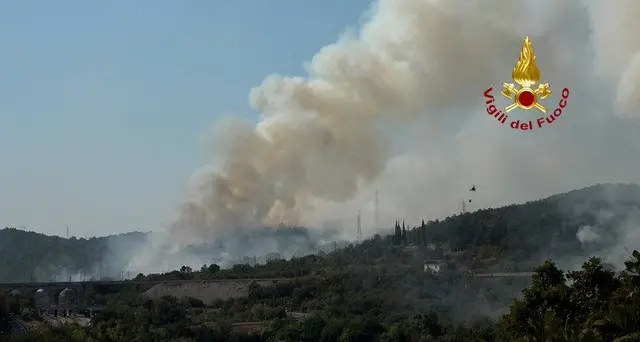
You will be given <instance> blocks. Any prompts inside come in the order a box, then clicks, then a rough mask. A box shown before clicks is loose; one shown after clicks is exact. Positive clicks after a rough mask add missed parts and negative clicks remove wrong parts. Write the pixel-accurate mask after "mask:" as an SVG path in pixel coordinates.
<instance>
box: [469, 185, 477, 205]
mask: <svg viewBox="0 0 640 342" xmlns="http://www.w3.org/2000/svg"><path fill="white" fill-rule="evenodd" d="M469 191H471V192H476V185H475V184H471V189H469ZM469 203H471V199H469Z"/></svg>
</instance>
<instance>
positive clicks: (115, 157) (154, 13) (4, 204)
mask: <svg viewBox="0 0 640 342" xmlns="http://www.w3.org/2000/svg"><path fill="white" fill-rule="evenodd" d="M369 2H370V1H366V0H350V1H344V0H324V1H299V0H277V1H276V0H269V1H267V0H262V1H256V0H251V1H249V0H236V1H222V0H190V1H168V0H153V1H151V0H137V1H122V0H120V1H102V2H89V1H81V0H74V1H71V0H64V1H50V2H47V1H35V0H21V1H6V2H0V225H3V226H6V225H13V226H17V227H19V226H23V225H24V226H26V228H27V229H28V230H33V231H37V232H42V233H46V234H56V235H64V231H65V226H66V225H67V224H68V225H69V226H70V230H71V234H72V235H76V236H93V235H106V234H110V233H119V232H124V231H130V230H144V231H146V230H154V229H157V228H158V227H159V226H160V225H161V224H162V223H163V222H166V219H167V217H168V216H169V214H170V212H171V210H172V207H173V205H174V204H175V202H176V201H177V200H179V199H180V197H181V195H182V189H183V187H184V185H185V181H186V180H187V178H188V177H189V175H190V174H191V172H192V171H193V170H194V168H196V167H197V166H199V165H202V164H203V163H204V162H205V153H204V150H203V146H202V140H203V136H204V134H205V133H206V132H207V131H208V130H209V128H210V127H211V126H212V124H213V123H214V122H215V120H216V118H217V117H220V116H221V115H228V114H233V115H239V116H243V117H245V118H247V119H250V120H256V118H257V116H256V113H253V112H252V111H251V109H250V108H249V106H248V101H247V97H248V93H249V90H250V89H251V88H252V87H254V86H257V85H259V84H260V83H261V82H262V80H263V79H264V77H265V76H267V75H268V74H270V73H274V72H277V73H281V74H286V75H305V72H304V69H303V65H304V63H305V62H306V61H309V60H310V58H311V57H312V56H313V55H314V54H315V53H316V52H317V51H318V50H319V49H320V48H321V47H322V46H324V45H327V44H329V43H332V42H334V41H335V40H336V39H337V38H338V37H339V35H340V34H341V33H342V32H344V30H345V29H346V28H348V27H355V26H357V25H358V23H360V22H361V21H362V19H363V13H365V12H366V10H367V8H368V7H369Z"/></svg>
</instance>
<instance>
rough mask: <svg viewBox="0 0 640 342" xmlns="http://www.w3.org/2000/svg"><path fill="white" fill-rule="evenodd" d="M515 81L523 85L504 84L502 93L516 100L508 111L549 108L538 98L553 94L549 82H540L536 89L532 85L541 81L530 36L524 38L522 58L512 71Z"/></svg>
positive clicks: (545, 110)
mask: <svg viewBox="0 0 640 342" xmlns="http://www.w3.org/2000/svg"><path fill="white" fill-rule="evenodd" d="M511 77H512V78H513V81H514V82H515V83H517V84H519V85H520V86H521V88H520V89H517V88H516V87H515V85H514V84H513V83H503V84H502V88H503V90H502V95H504V96H505V97H507V98H509V99H511V100H513V101H514V103H513V104H511V105H509V106H507V107H506V108H505V111H506V112H510V111H512V110H514V109H515V108H520V109H524V110H529V109H532V108H536V109H538V110H540V111H541V112H543V113H546V112H547V109H546V108H545V107H544V106H542V105H541V104H540V103H538V100H543V99H546V98H547V97H549V96H550V95H551V87H549V83H544V84H539V85H538V87H537V88H536V89H535V90H534V89H533V88H532V86H533V85H534V84H536V83H538V82H539V81H540V69H538V65H537V64H536V55H535V53H534V52H533V46H532V45H531V40H530V39H529V37H525V38H524V43H523V44H522V49H521V50H520V58H518V62H517V63H516V65H515V67H513V72H512V73H511Z"/></svg>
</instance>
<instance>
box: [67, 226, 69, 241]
mask: <svg viewBox="0 0 640 342" xmlns="http://www.w3.org/2000/svg"><path fill="white" fill-rule="evenodd" d="M68 238H69V225H67V239H68Z"/></svg>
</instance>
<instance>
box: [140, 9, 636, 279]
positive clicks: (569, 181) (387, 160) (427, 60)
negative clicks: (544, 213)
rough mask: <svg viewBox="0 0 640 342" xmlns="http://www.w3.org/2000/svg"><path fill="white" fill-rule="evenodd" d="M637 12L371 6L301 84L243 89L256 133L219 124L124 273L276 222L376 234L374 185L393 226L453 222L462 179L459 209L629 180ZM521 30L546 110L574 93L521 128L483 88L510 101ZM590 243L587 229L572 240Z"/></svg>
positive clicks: (322, 52)
mask: <svg viewBox="0 0 640 342" xmlns="http://www.w3.org/2000/svg"><path fill="white" fill-rule="evenodd" d="M523 9H527V10H526V11H523ZM637 14H639V15H640V3H637V2H636V1H633V0H619V1H613V2H598V1H587V0H585V1H577V0H573V1H563V2H558V1H551V0H545V1H537V2H535V3H533V2H530V1H523V0H519V1H514V0H509V1H507V0H495V1H491V2H488V1H480V0H476V1H468V0H406V1H395V0H380V1H378V2H376V3H375V5H374V7H373V9H372V11H371V15H370V18H369V20H368V21H367V22H366V23H365V24H364V25H363V26H362V27H360V28H359V30H358V31H357V32H355V33H350V34H345V35H344V36H343V37H341V39H340V40H339V41H338V42H336V43H334V44H330V45H328V46H325V47H322V48H320V49H319V52H318V53H317V54H316V55H315V56H313V57H312V59H311V61H310V62H309V63H308V66H307V69H308V76H306V77H289V76H283V75H270V76H268V77H266V78H265V80H264V82H263V83H262V84H261V85H260V86H258V87H256V88H254V89H252V90H251V91H250V94H249V101H250V104H251V106H252V107H253V108H254V109H255V110H256V111H258V112H260V113H261V119H260V122H259V123H258V124H257V126H254V125H252V124H250V123H247V122H242V121H239V120H237V119H229V120H227V121H225V122H221V123H218V124H216V129H215V130H214V134H213V137H212V139H211V141H212V143H211V149H213V152H214V155H215V160H213V161H212V162H211V164H210V165H205V166H203V167H202V168H201V169H200V170H197V171H196V172H195V173H194V176H193V178H192V180H191V181H190V183H189V188H188V189H187V194H186V196H185V199H184V201H183V202H182V204H181V205H180V206H179V208H178V210H177V213H176V217H175V219H174V221H173V222H172V223H171V224H170V225H169V227H168V228H167V231H166V232H165V233H164V234H163V235H162V237H158V238H157V239H155V240H156V241H154V242H153V243H152V244H151V246H150V248H149V249H148V250H146V251H145V252H144V253H142V255H141V256H140V258H139V259H137V260H135V261H134V262H133V264H132V265H133V266H131V267H133V268H135V267H138V268H144V267H147V265H148V264H149V263H151V262H152V261H153V260H157V254H156V252H158V251H159V250H162V251H164V252H167V251H172V249H171V248H173V251H174V252H176V253H177V251H179V250H181V249H182V248H183V246H184V245H186V244H193V243H199V242H202V241H205V242H207V243H213V242H214V241H216V240H220V239H224V238H228V237H229V236H234V237H235V236H245V235H252V234H254V232H256V231H257V230H262V229H265V228H263V227H265V226H267V227H275V226H278V225H280V224H285V225H299V226H308V227H316V228H323V227H331V228H335V229H337V230H338V232H339V233H338V234H336V236H339V237H343V238H350V237H353V236H354V235H355V215H356V212H357V210H361V211H362V215H363V216H362V225H363V230H364V231H365V234H366V233H372V232H374V231H375V229H376V227H374V216H375V215H374V210H375V209H374V193H375V189H379V191H380V211H379V216H380V223H379V227H390V226H391V225H392V222H393V220H395V219H396V218H397V217H403V218H406V219H407V222H411V223H413V222H418V221H419V220H420V219H421V218H428V219H431V218H435V217H443V216H447V215H450V214H452V213H454V212H456V211H457V210H459V204H460V201H461V200H462V199H463V198H467V197H468V196H469V192H468V188H469V187H470V185H471V184H477V185H478V191H477V193H475V194H474V195H473V201H472V203H470V204H469V207H468V208H467V210H475V209H478V208H481V207H488V206H499V205H503V204H509V203H513V202H523V201H526V200H530V199H535V198H540V197H545V196H548V195H551V194H554V193H558V192H564V191H567V190H571V189H576V188H580V187H584V186H588V185H592V184H595V183H604V182H638V181H639V178H640V176H639V173H638V172H637V170H638V169H639V166H640V165H639V162H638V159H637V158H634V157H630V156H635V155H637V154H638V152H639V151H640V150H639V147H640V145H639V143H640V139H639V138H638V136H639V135H638V134H637V133H638V131H637V126H636V124H635V123H636V121H633V120H632V119H630V118H634V117H636V116H638V110H637V109H635V108H636V107H637V106H638V105H639V104H640V57H639V56H640V55H639V54H638V52H640V41H639V40H638V39H637V37H636V35H635V34H636V33H637V32H639V30H640V23H637V21H636V20H635V18H637V17H638V16H637ZM292 29H295V28H292ZM525 35H529V36H530V37H531V40H532V43H533V48H534V51H535V53H536V55H537V57H538V58H537V63H538V66H539V67H540V71H541V76H542V79H541V82H548V83H550V85H551V89H552V91H553V94H552V96H551V97H550V98H549V99H547V100H545V101H546V102H545V105H546V106H547V108H552V109H553V108H555V107H556V106H557V103H558V101H559V99H560V94H561V90H562V88H564V87H566V88H569V89H570V90H571V95H570V98H569V100H568V102H569V104H568V106H567V108H565V111H564V113H565V114H563V115H562V116H561V117H559V118H558V120H556V122H555V123H554V124H553V125H548V126H547V127H545V128H544V129H539V130H534V131H532V132H522V131H515V130H512V129H510V128H509V127H508V125H501V124H499V123H497V122H496V120H495V119H493V118H492V117H490V116H489V115H487V113H486V111H485V105H484V99H483V94H482V93H483V91H484V90H485V89H487V88H488V87H489V86H493V87H494V95H496V100H497V102H498V104H499V106H500V107H501V108H504V107H505V106H506V105H508V104H509V102H508V99H504V98H498V95H499V90H500V87H501V84H502V82H511V70H512V68H513V66H514V64H515V63H516V61H517V58H518V55H519V50H520V47H521V45H522V40H523V38H524V36H525ZM496 87H497V88H496ZM509 115H510V116H511V117H513V118H520V119H523V120H525V119H526V120H530V119H531V118H532V117H534V116H535V115H536V114H534V113H524V112H519V111H514V112H512V113H510V114H509ZM533 120H535V119H533ZM630 120H631V121H630ZM372 227H374V228H372ZM379 227H377V228H379ZM597 235H598V234H597V233H596V232H595V231H593V229H591V228H589V227H585V228H584V229H583V230H581V232H580V233H579V234H578V235H577V237H576V238H578V239H580V241H583V240H584V241H585V243H588V242H589V240H590V239H594V238H595V237H594V236H597ZM167 246H170V247H167ZM239 248H244V247H242V246H239Z"/></svg>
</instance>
